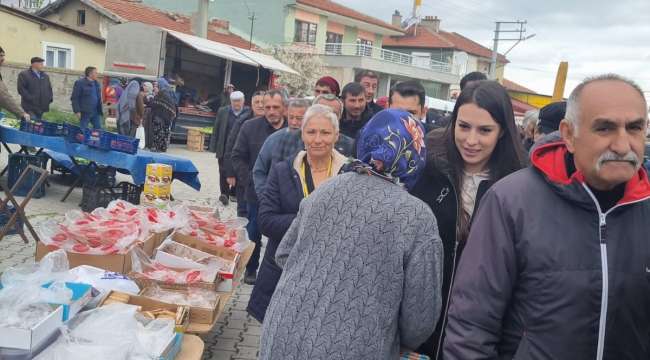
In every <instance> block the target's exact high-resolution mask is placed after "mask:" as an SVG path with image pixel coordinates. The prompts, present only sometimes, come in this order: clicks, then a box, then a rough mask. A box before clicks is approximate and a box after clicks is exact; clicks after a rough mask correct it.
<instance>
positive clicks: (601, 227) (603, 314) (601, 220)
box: [582, 183, 616, 360]
mask: <svg viewBox="0 0 650 360" xmlns="http://www.w3.org/2000/svg"><path fill="white" fill-rule="evenodd" d="M582 186H583V187H584V188H585V191H587V194H589V196H590V197H591V200H593V202H594V204H595V205H596V210H597V211H598V243H599V244H600V266H601V273H602V278H603V285H602V291H601V296H600V319H599V324H598V345H597V348H596V349H597V350H596V360H602V359H603V349H604V347H605V330H606V325H607V299H608V297H609V271H608V268H607V234H606V231H607V214H609V212H610V211H612V210H614V209H615V208H616V206H614V207H613V208H611V209H609V210H608V211H607V212H606V213H603V211H602V209H601V208H600V203H598V199H596V196H594V194H593V192H592V191H591V189H589V186H587V184H584V183H583V184H582Z"/></svg>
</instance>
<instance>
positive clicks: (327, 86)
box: [314, 76, 341, 98]
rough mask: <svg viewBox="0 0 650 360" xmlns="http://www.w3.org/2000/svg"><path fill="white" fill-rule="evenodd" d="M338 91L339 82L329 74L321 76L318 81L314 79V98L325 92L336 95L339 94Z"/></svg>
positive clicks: (339, 90)
mask: <svg viewBox="0 0 650 360" xmlns="http://www.w3.org/2000/svg"><path fill="white" fill-rule="evenodd" d="M340 92H341V88H340V86H339V82H338V81H336V79H334V78H333V77H331V76H323V77H322V78H320V79H318V81H316V86H314V97H315V98H317V97H318V96H320V95H325V94H334V95H336V96H339V93H340Z"/></svg>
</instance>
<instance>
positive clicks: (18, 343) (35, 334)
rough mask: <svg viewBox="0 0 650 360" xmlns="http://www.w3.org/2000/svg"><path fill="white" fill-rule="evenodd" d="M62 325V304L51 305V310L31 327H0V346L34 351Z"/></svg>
mask: <svg viewBox="0 0 650 360" xmlns="http://www.w3.org/2000/svg"><path fill="white" fill-rule="evenodd" d="M62 325H63V306H60V305H52V312H51V313H50V315H48V316H47V317H46V318H45V319H43V320H42V321H41V322H39V323H38V324H36V325H34V327H32V328H31V329H18V328H6V327H0V347H3V348H11V349H20V350H28V351H30V352H31V351H33V352H35V350H36V349H38V348H39V347H41V345H42V344H43V342H45V341H47V340H48V339H49V338H50V337H51V336H52V335H53V334H54V333H55V332H56V331H58V330H59V327H60V326H62Z"/></svg>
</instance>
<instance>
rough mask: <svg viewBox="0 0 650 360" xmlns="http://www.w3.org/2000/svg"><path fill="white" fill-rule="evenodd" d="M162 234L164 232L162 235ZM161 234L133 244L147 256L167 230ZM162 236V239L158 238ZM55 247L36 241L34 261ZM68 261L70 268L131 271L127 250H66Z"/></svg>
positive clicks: (152, 235) (150, 254) (129, 252)
mask: <svg viewBox="0 0 650 360" xmlns="http://www.w3.org/2000/svg"><path fill="white" fill-rule="evenodd" d="M162 234H165V235H164V236H163V235H162ZM162 234H151V235H149V237H148V238H147V239H146V240H145V241H144V242H143V243H137V244H134V245H133V246H141V247H142V249H143V250H144V251H145V253H146V254H147V255H149V256H152V255H153V250H154V249H155V247H156V246H155V243H156V241H158V240H160V242H162V240H164V238H166V237H167V234H168V232H165V233H162ZM161 237H162V239H160V238H161ZM55 250H57V249H50V248H48V247H47V246H46V245H45V244H43V243H42V242H40V241H38V242H37V243H36V255H35V258H36V261H39V260H41V259H42V258H43V257H44V256H45V255H47V254H48V253H50V252H52V251H55ZM67 254H68V262H69V263H70V268H73V267H77V266H79V265H91V266H94V267H98V268H100V269H104V270H108V271H113V272H118V273H122V274H127V273H129V272H130V271H131V251H130V250H129V251H128V252H126V253H125V254H113V255H89V254H77V253H72V252H68V253H67Z"/></svg>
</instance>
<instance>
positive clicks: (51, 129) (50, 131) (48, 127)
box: [20, 120, 64, 136]
mask: <svg viewBox="0 0 650 360" xmlns="http://www.w3.org/2000/svg"><path fill="white" fill-rule="evenodd" d="M20 131H24V132H28V133H33V134H38V135H44V136H63V135H64V126H63V125H62V124H57V123H51V122H47V121H25V120H21V121H20Z"/></svg>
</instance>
